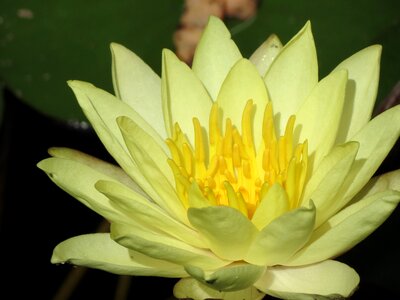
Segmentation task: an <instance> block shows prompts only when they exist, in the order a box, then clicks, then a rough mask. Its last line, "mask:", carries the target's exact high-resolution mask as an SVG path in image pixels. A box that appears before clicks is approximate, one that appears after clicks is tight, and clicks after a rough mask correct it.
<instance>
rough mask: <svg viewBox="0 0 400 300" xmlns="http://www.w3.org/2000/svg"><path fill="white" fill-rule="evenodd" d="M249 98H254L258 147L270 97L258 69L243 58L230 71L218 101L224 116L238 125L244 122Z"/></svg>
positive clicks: (255, 138)
mask: <svg viewBox="0 0 400 300" xmlns="http://www.w3.org/2000/svg"><path fill="white" fill-rule="evenodd" d="M248 100H253V104H254V105H255V113H254V114H253V116H254V118H253V120H254V121H253V124H254V126H253V131H254V142H255V146H256V147H258V146H259V144H260V142H261V137H262V133H261V131H262V126H260V124H262V120H263V117H264V108H265V105H266V104H267V102H268V101H269V97H268V92H267V89H266V87H265V84H264V82H263V80H262V78H261V77H260V75H259V74H258V71H257V69H256V68H255V66H254V65H253V64H252V63H251V62H250V61H249V60H247V59H244V58H243V59H241V60H239V61H238V62H237V63H236V64H235V65H234V66H233V68H232V69H231V70H230V71H229V73H228V75H227V77H226V79H225V81H224V83H223V84H222V87H221V90H220V92H219V94H218V97H217V102H218V105H219V106H220V107H221V109H222V112H223V118H224V119H225V118H230V119H231V120H232V124H235V125H236V126H238V125H239V124H241V123H242V114H243V109H244V107H245V105H246V103H247V101H248ZM238 127H239V126H238ZM239 128H240V127H239Z"/></svg>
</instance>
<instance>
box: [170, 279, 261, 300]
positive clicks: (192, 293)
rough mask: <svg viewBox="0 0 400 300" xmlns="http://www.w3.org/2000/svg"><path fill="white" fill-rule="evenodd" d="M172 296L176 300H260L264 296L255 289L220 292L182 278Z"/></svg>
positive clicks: (192, 280)
mask: <svg viewBox="0 0 400 300" xmlns="http://www.w3.org/2000/svg"><path fill="white" fill-rule="evenodd" d="M174 296H175V297H176V298H178V299H193V300H204V299H224V300H243V299H246V300H261V299H263V298H264V296H265V294H264V293H261V292H260V291H258V290H257V289H256V288H255V287H252V286H251V287H248V288H247V289H243V290H239V291H234V292H222V291H217V290H215V289H213V288H210V287H208V286H206V285H204V284H202V283H200V282H199V281H198V280H196V279H193V278H183V279H181V280H179V281H178V283H177V284H175V286H174Z"/></svg>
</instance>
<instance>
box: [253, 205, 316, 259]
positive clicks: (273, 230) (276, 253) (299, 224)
mask: <svg viewBox="0 0 400 300" xmlns="http://www.w3.org/2000/svg"><path fill="white" fill-rule="evenodd" d="M314 222H315V206H314V204H312V203H311V207H310V208H306V207H300V208H298V209H296V210H294V211H291V212H288V213H286V214H283V215H282V216H280V217H279V218H277V219H275V220H274V221H272V222H271V223H270V224H269V225H267V226H266V227H265V228H264V229H263V230H261V232H260V233H259V234H258V235H257V237H256V238H255V239H254V242H253V243H252V244H251V246H250V248H249V251H248V253H247V255H246V257H245V261H247V262H249V263H252V264H256V265H267V266H272V265H277V264H284V263H285V261H286V260H287V259H288V258H289V257H291V256H292V255H293V254H294V253H295V252H296V251H297V250H299V249H300V248H301V247H302V246H303V245H304V244H305V243H306V242H307V241H308V239H309V237H310V235H311V233H312V231H313V229H314Z"/></svg>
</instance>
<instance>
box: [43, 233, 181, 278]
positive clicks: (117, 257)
mask: <svg viewBox="0 0 400 300" xmlns="http://www.w3.org/2000/svg"><path fill="white" fill-rule="evenodd" d="M51 262H52V263H53V264H59V263H71V264H73V265H77V266H84V267H89V268H94V269H100V270H103V271H107V272H111V273H114V274H121V275H134V276H162V277H178V278H179V277H184V276H187V273H186V272H185V270H184V269H183V267H182V266H180V265H176V264H172V263H169V262H167V261H163V260H158V259H154V258H151V257H148V256H145V255H143V254H141V253H138V252H134V251H131V250H128V249H127V248H125V247H122V246H121V245H119V244H117V243H116V242H114V241H113V240H112V239H111V238H110V235H109V234H108V233H96V234H86V235H81V236H76V237H73V238H70V239H68V240H65V241H64V242H62V243H60V244H58V245H57V246H56V248H55V249H54V251H53V256H52V257H51Z"/></svg>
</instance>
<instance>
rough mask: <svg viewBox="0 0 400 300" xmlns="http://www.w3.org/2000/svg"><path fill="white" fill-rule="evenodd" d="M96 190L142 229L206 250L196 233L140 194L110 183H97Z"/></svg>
mask: <svg viewBox="0 0 400 300" xmlns="http://www.w3.org/2000/svg"><path fill="white" fill-rule="evenodd" d="M96 189H97V190H98V191H99V192H101V193H103V194H104V195H106V196H107V197H108V198H109V199H110V201H111V204H112V205H114V206H116V207H117V208H118V209H119V210H122V211H124V212H125V213H126V214H127V215H129V216H130V217H131V218H132V219H134V220H135V221H136V222H138V223H140V224H142V225H143V226H144V227H148V228H152V229H153V230H159V231H161V232H164V233H167V234H169V235H171V236H173V237H175V238H177V239H179V240H181V241H183V242H185V243H187V244H189V245H192V246H194V247H200V248H206V246H205V244H204V242H203V241H202V240H201V239H200V237H199V235H198V233H197V232H196V231H194V230H193V229H192V228H189V227H187V226H185V225H183V224H182V223H180V222H178V221H177V220H175V219H174V218H172V217H171V216H169V215H168V214H167V213H166V212H165V211H163V210H162V209H161V208H160V207H159V206H158V205H156V204H155V203H152V202H150V201H148V200H147V199H146V198H144V197H142V196H141V195H140V194H138V193H135V192H133V191H132V190H130V189H128V188H127V187H125V186H123V185H121V184H119V183H116V182H111V181H104V180H102V181H98V182H97V183H96Z"/></svg>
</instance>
